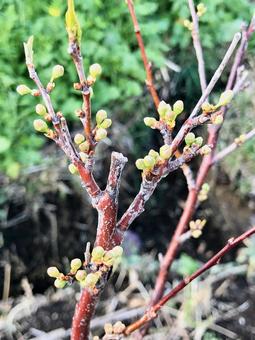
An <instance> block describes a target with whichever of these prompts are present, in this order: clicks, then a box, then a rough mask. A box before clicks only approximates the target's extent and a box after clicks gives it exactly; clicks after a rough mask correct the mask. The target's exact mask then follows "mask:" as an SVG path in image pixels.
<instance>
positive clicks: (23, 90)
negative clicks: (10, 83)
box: [16, 85, 32, 96]
mask: <svg viewBox="0 0 255 340" xmlns="http://www.w3.org/2000/svg"><path fill="white" fill-rule="evenodd" d="M16 91H17V92H18V94H20V95H21V96H24V95H25V94H29V93H31V92H32V90H31V89H30V88H29V87H28V86H26V85H19V86H18V87H17V88H16Z"/></svg>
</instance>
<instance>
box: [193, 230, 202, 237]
mask: <svg viewBox="0 0 255 340" xmlns="http://www.w3.org/2000/svg"><path fill="white" fill-rule="evenodd" d="M191 235H192V237H193V238H199V237H200V236H201V235H202V231H201V230H200V229H195V230H192V231H191Z"/></svg>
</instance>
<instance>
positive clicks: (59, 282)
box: [54, 279, 67, 289]
mask: <svg viewBox="0 0 255 340" xmlns="http://www.w3.org/2000/svg"><path fill="white" fill-rule="evenodd" d="M66 283H67V282H66V281H64V280H61V279H56V280H55V281H54V286H55V287H56V288H60V289H61V288H64V287H65V286H66Z"/></svg>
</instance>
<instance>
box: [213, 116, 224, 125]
mask: <svg viewBox="0 0 255 340" xmlns="http://www.w3.org/2000/svg"><path fill="white" fill-rule="evenodd" d="M223 120H224V118H223V115H217V116H216V117H212V123H213V124H215V125H221V124H222V123H223Z"/></svg>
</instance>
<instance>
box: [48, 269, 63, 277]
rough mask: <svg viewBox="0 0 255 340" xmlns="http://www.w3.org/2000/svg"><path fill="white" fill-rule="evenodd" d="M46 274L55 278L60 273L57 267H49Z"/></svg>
mask: <svg viewBox="0 0 255 340" xmlns="http://www.w3.org/2000/svg"><path fill="white" fill-rule="evenodd" d="M47 274H48V275H49V276H50V277H55V278H57V277H58V276H59V274H60V272H59V270H58V268H57V267H49V268H48V269H47Z"/></svg>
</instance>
